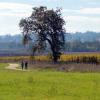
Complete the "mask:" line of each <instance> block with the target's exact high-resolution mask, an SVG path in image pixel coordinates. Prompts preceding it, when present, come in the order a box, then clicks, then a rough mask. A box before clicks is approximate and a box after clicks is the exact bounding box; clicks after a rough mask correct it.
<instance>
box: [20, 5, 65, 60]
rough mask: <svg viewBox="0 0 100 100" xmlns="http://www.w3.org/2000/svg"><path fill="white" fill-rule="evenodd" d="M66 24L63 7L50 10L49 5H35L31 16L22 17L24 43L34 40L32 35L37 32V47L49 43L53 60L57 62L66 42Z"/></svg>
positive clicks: (21, 26)
mask: <svg viewBox="0 0 100 100" xmlns="http://www.w3.org/2000/svg"><path fill="white" fill-rule="evenodd" d="M64 24H65V21H64V20H63V18H62V16H61V9H56V10H53V9H51V10H48V9H47V7H44V6H41V7H34V8H33V12H32V14H31V16H29V17H28V18H25V19H21V20H20V23H19V26H20V28H21V29H22V31H23V35H24V44H26V43H28V41H29V40H32V38H31V35H32V34H35V35H36V38H37V42H36V45H37V48H39V49H41V48H43V47H44V46H46V44H47V43H48V44H49V45H50V48H51V51H52V57H53V61H54V62H57V61H58V59H59V58H60V55H61V50H62V48H63V45H64V43H65V40H64V33H65V30H64V27H63V26H64ZM48 44H47V45H48ZM33 48H34V47H33ZM35 48H36V46H35Z"/></svg>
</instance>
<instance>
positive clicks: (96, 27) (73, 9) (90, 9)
mask: <svg viewBox="0 0 100 100" xmlns="http://www.w3.org/2000/svg"><path fill="white" fill-rule="evenodd" d="M40 5H43V6H47V7H48V8H56V7H61V8H62V9H63V10H62V16H63V18H64V19H65V21H66V26H65V28H66V31H67V32H85V31H96V32H100V0H0V35H4V34H19V33H20V32H21V31H20V29H19V26H18V24H19V21H20V19H21V18H25V17H28V16H30V14H31V12H32V7H35V6H40Z"/></svg>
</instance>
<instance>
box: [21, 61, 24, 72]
mask: <svg viewBox="0 0 100 100" xmlns="http://www.w3.org/2000/svg"><path fill="white" fill-rule="evenodd" d="M21 67H22V70H23V69H24V62H23V61H22V62H21Z"/></svg>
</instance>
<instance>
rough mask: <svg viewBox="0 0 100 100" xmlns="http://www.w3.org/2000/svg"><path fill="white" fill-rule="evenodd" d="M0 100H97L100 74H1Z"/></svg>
mask: <svg viewBox="0 0 100 100" xmlns="http://www.w3.org/2000/svg"><path fill="white" fill-rule="evenodd" d="M3 66H6V65H5V64H3V65H1V64H0V67H2V68H1V69H3ZM0 100H100V74H99V73H65V72H57V71H50V70H45V71H44V70H43V71H42V70H33V71H30V72H29V71H28V72H24V71H13V70H6V69H5V70H0Z"/></svg>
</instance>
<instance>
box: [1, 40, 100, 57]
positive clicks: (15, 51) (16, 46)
mask: <svg viewBox="0 0 100 100" xmlns="http://www.w3.org/2000/svg"><path fill="white" fill-rule="evenodd" d="M28 50H29V46H26V47H24V46H23V45H22V44H21V43H16V42H9V43H7V42H5V43H3V42H2V43H0V55H19V54H20V55H28V54H30V52H27V51H28ZM99 51H100V42H98V41H94V42H84V43H83V42H80V41H73V42H66V43H65V46H64V51H63V52H64V53H66V52H99ZM50 52H51V51H50V48H49V46H48V47H47V48H46V49H45V50H43V51H42V53H41V54H48V53H50Z"/></svg>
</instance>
